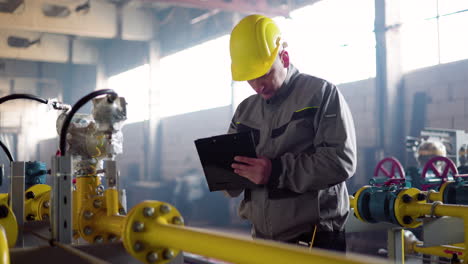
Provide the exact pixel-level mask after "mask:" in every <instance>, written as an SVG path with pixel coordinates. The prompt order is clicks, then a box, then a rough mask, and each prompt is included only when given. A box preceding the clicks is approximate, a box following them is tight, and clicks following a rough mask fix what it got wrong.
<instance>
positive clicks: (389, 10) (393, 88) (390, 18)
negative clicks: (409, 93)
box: [374, 0, 405, 160]
mask: <svg viewBox="0 0 468 264" xmlns="http://www.w3.org/2000/svg"><path fill="white" fill-rule="evenodd" d="M399 20H400V18H399V4H398V1H391V0H375V22H374V27H375V40H376V96H377V101H376V103H377V123H378V124H377V131H378V132H377V137H378V140H379V142H378V147H379V148H380V149H381V152H383V153H382V154H383V156H395V157H397V158H398V159H399V160H403V158H404V151H405V149H404V145H405V144H404V140H405V138H404V122H402V120H404V119H403V114H404V112H403V110H404V109H403V106H404V100H403V92H402V84H403V83H402V70H401V56H400V26H401V24H400V21H399Z"/></svg>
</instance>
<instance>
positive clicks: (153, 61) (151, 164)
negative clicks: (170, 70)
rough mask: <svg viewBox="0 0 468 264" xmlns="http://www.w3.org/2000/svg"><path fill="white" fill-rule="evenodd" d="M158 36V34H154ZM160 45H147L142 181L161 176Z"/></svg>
mask: <svg viewBox="0 0 468 264" xmlns="http://www.w3.org/2000/svg"><path fill="white" fill-rule="evenodd" d="M155 35H158V34H155ZM160 50H161V48H160V45H159V41H158V40H152V41H150V42H149V43H148V64H149V66H150V76H149V79H150V89H149V94H148V96H149V121H148V122H149V123H148V129H147V130H146V131H147V132H148V135H147V136H145V138H146V139H147V144H145V146H146V147H147V149H146V150H145V151H146V153H147V154H148V155H147V159H146V161H145V162H146V164H147V166H145V171H144V172H143V173H145V174H146V175H144V176H143V180H159V176H160V175H161V131H160V129H159V127H160V120H161V118H160V114H161V104H160V100H161V96H160V89H159V85H158V83H157V75H158V72H159V63H160V57H161V54H160ZM150 175H156V176H157V177H158V178H155V177H150Z"/></svg>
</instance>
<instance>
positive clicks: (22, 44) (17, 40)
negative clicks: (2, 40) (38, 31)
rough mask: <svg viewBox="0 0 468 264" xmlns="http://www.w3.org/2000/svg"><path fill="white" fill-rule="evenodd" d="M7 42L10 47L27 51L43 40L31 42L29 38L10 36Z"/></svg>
mask: <svg viewBox="0 0 468 264" xmlns="http://www.w3.org/2000/svg"><path fill="white" fill-rule="evenodd" d="M7 42H8V46H10V47H14V48H24V49H25V48H29V47H30V46H31V45H34V44H36V43H39V42H41V38H38V39H36V40H33V41H31V40H29V39H27V38H22V37H15V36H9V37H8V40H7Z"/></svg>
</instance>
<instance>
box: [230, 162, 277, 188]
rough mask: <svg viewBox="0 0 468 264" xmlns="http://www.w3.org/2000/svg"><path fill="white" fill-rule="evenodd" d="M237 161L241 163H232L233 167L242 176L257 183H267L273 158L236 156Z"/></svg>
mask: <svg viewBox="0 0 468 264" xmlns="http://www.w3.org/2000/svg"><path fill="white" fill-rule="evenodd" d="M234 160H235V161H238V162H242V163H245V164H241V163H232V165H231V167H232V168H234V172H235V173H237V174H239V175H240V176H242V177H245V178H247V179H249V180H250V181H251V182H253V183H255V184H266V183H267V182H268V179H269V178H270V175H271V160H270V159H267V158H265V157H260V158H249V157H243V156H235V157H234Z"/></svg>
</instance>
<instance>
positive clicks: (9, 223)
mask: <svg viewBox="0 0 468 264" xmlns="http://www.w3.org/2000/svg"><path fill="white" fill-rule="evenodd" d="M91 100H92V101H93V112H92V115H83V114H78V113H77V112H78V110H79V109H80V108H81V107H82V106H83V105H84V104H85V103H87V102H88V101H91ZM0 102H1V99H0ZM62 110H63V113H62V114H61V115H60V116H59V118H58V119H57V130H58V131H60V133H59V134H60V144H59V146H60V149H59V152H58V155H56V156H54V157H52V166H51V169H50V170H48V169H46V168H44V166H42V164H41V163H37V162H36V163H28V162H17V161H13V159H11V161H12V164H11V167H12V173H11V174H12V175H11V179H12V180H11V191H10V193H9V194H2V195H0V227H3V228H4V229H5V230H6V236H5V235H4V234H5V233H4V232H1V231H2V230H1V228H0V245H1V246H0V250H2V251H1V252H0V254H1V257H2V260H3V261H4V262H5V263H8V262H9V254H8V247H7V246H6V241H8V245H9V246H10V247H12V246H13V245H16V246H17V247H22V246H23V244H22V242H23V241H22V239H23V234H24V233H26V232H28V231H29V230H25V229H23V225H24V224H25V223H24V220H26V221H27V222H26V223H34V222H39V221H42V222H46V223H50V226H51V234H47V235H41V234H37V233H34V232H33V231H31V232H32V233H33V234H34V235H35V236H37V237H38V238H40V239H44V240H47V241H49V243H50V244H51V245H53V246H56V247H59V248H61V249H63V250H65V251H67V252H69V253H71V254H74V255H76V256H79V257H81V258H82V259H83V260H86V261H92V262H93V263H94V262H96V263H104V262H103V261H102V260H99V259H96V257H94V256H92V255H89V254H87V253H85V252H83V251H80V250H78V249H77V246H79V245H77V244H78V243H77V242H79V241H83V240H84V241H86V242H88V243H90V244H94V245H96V246H99V245H102V244H104V243H118V242H119V241H122V243H123V246H124V247H125V249H126V251H127V252H128V253H129V254H130V255H132V256H133V257H134V258H135V259H138V260H139V261H141V262H143V263H168V262H171V261H173V260H174V259H175V258H176V256H177V255H178V254H179V253H180V252H181V251H182V250H186V251H189V252H191V253H195V254H201V255H208V256H211V257H214V258H217V259H220V260H225V261H230V262H233V263H310V262H311V261H317V262H319V263H337V262H340V263H381V262H382V261H381V260H379V259H374V258H369V257H363V256H357V255H353V254H348V255H346V256H345V255H341V254H337V253H329V252H324V251H320V250H309V249H307V248H304V249H303V248H298V247H296V246H291V245H284V244H280V243H275V242H269V241H261V240H258V241H253V240H249V239H245V238H237V237H231V236H227V235H223V234H221V233H214V232H208V231H202V230H199V229H194V228H189V227H185V226H184V219H183V217H182V216H181V214H180V213H179V212H178V210H177V209H176V208H175V207H173V206H171V205H170V204H167V203H165V202H160V201H143V202H141V203H140V204H138V205H136V206H134V207H133V208H132V209H130V210H129V212H128V214H127V213H126V212H125V210H124V208H125V206H124V205H123V204H122V201H123V199H121V198H120V197H119V193H120V192H119V172H118V169H117V167H118V166H117V163H116V160H115V157H116V155H117V154H119V153H121V152H122V134H121V127H122V124H123V121H124V120H125V119H126V103H125V99H124V98H121V97H119V96H118V95H117V94H116V93H115V92H114V91H113V90H109V89H104V90H98V91H94V92H92V93H90V94H88V95H86V96H85V97H83V98H82V99H80V100H79V101H78V102H77V103H76V104H75V105H73V107H72V108H71V109H69V108H63V109H62ZM67 143H68V147H67ZM7 152H8V151H7ZM10 156H11V155H10ZM27 164H30V165H27ZM46 174H47V175H50V176H48V177H51V178H52V181H53V184H52V186H48V185H45V184H42V183H43V182H42V181H41V180H42V178H41V177H43V176H45V175H46ZM27 175H29V176H28V177H32V178H33V180H32V181H29V180H27V181H26V180H25V178H26V176H27ZM37 179H39V180H37ZM26 182H28V183H29V184H31V185H32V184H33V185H32V186H31V187H29V188H28V189H27V190H26V191H25V183H26ZM36 183H39V184H36ZM15 217H16V218H15ZM17 238H18V239H17Z"/></svg>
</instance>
